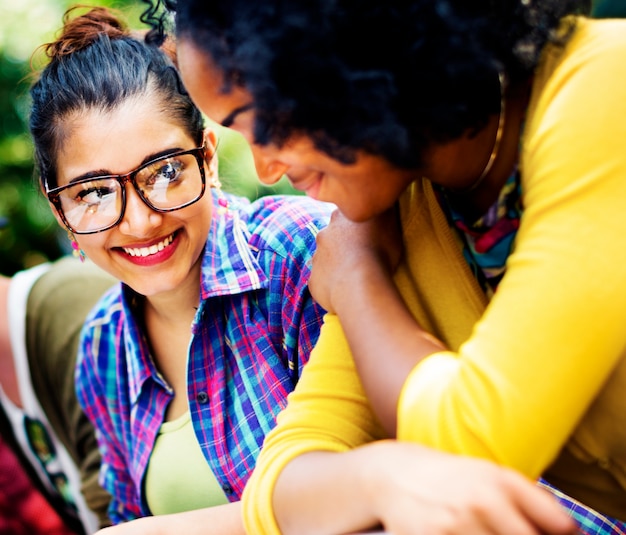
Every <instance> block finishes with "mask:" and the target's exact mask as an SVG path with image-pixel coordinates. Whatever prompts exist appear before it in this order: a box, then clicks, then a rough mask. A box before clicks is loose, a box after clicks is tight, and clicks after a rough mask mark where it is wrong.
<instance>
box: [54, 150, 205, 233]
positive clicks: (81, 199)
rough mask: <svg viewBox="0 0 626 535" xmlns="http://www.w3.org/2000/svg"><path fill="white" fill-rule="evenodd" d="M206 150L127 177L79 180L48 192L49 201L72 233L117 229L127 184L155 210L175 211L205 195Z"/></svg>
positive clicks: (169, 158)
mask: <svg viewBox="0 0 626 535" xmlns="http://www.w3.org/2000/svg"><path fill="white" fill-rule="evenodd" d="M204 152H205V148H204V147H197V148H195V149H191V150H185V151H178V152H173V153H172V154H167V155H165V156H161V157H159V158H155V159H154V160H151V161H149V162H147V163H145V164H143V165H141V166H140V167H138V168H137V169H135V170H134V171H131V172H130V173H126V174H125V175H107V176H97V177H89V178H81V179H80V180H77V181H75V182H71V183H70V184H66V185H65V186H61V187H59V188H53V189H51V190H48V191H47V192H46V194H47V196H48V200H49V201H50V202H51V203H52V204H53V205H54V207H55V208H56V209H57V211H58V212H59V214H60V216H61V219H62V220H63V222H64V223H65V225H66V226H67V227H68V228H69V229H70V230H71V231H72V232H73V233H74V234H94V233H96V232H102V231H104V230H108V229H110V228H112V227H115V226H116V225H118V224H119V223H120V221H122V218H123V217H124V211H125V209H126V184H127V183H128V182H130V183H131V184H132V185H133V187H134V188H135V191H136V192H137V194H138V195H139V197H140V198H141V200H142V201H143V202H144V203H145V204H146V205H147V206H149V207H150V208H151V209H152V210H154V211H155V212H161V213H163V212H173V211H174V210H180V209H181V208H185V207H186V206H189V205H190V204H193V203H195V202H197V201H199V200H200V198H201V197H202V195H204V190H205V187H206V180H205V177H204Z"/></svg>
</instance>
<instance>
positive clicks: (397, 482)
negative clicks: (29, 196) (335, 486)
mask: <svg viewBox="0 0 626 535" xmlns="http://www.w3.org/2000/svg"><path fill="white" fill-rule="evenodd" d="M367 449H370V451H369V452H366V453H367V455H368V457H369V458H368V459H366V458H364V461H365V464H364V471H365V472H366V473H367V472H369V473H370V474H372V473H373V474H375V475H374V477H372V478H369V477H368V476H367V474H366V476H365V477H366V480H368V481H369V483H367V485H368V487H369V488H368V490H367V491H366V492H367V493H368V495H369V496H370V499H371V503H372V504H373V506H374V510H375V514H376V515H377V516H378V517H379V519H380V522H381V524H382V525H383V526H384V527H385V530H386V532H388V533H393V535H439V534H442V535H443V534H452V533H459V534H463V535H478V534H490V535H494V534H498V535H513V534H515V535H538V534H551V535H557V534H559V535H566V534H567V535H570V534H571V535H573V534H575V533H578V531H577V530H576V527H575V525H574V522H573V521H572V520H571V518H569V516H568V515H567V514H566V512H565V511H564V510H563V509H562V508H561V507H560V506H559V505H558V504H557V502H556V501H555V500H554V498H553V497H552V496H551V495H550V494H549V493H547V492H545V491H544V490H542V489H541V488H539V487H537V486H536V485H535V484H534V483H533V482H530V481H528V480H527V479H525V478H524V477H523V476H521V475H520V474H518V473H517V472H514V471H512V470H509V469H506V468H502V467H498V466H497V465H495V464H493V463H490V462H487V461H483V460H479V459H473V458H468V457H461V456H457V455H449V454H444V453H441V452H438V451H435V450H431V449H428V448H424V447H421V446H418V445H416V444H410V443H401V442H395V441H384V442H379V443H375V444H372V445H370V446H365V447H364V448H362V450H363V451H364V452H365V450H367ZM372 483H374V484H373V485H372Z"/></svg>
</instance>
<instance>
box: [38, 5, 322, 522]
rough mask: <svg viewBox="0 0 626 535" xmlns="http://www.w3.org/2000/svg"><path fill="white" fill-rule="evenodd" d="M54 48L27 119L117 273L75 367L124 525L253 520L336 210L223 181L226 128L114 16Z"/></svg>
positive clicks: (52, 191) (50, 190)
mask: <svg viewBox="0 0 626 535" xmlns="http://www.w3.org/2000/svg"><path fill="white" fill-rule="evenodd" d="M46 49H47V53H48V55H49V58H50V62H49V64H48V65H47V66H46V67H45V68H44V69H43V71H42V72H41V75H40V77H39V79H38V80H37V82H36V83H35V84H34V85H33V87H32V89H31V95H32V99H33V105H32V111H31V118H30V126H31V133H32V136H33V140H34V143H35V150H36V163H37V169H38V172H39V176H40V177H41V182H42V187H43V189H44V191H45V192H46V195H47V197H48V200H49V201H50V205H51V208H52V210H53V212H54V214H55V216H56V218H57V220H58V222H59V224H60V225H61V226H63V227H64V228H65V229H66V230H67V232H68V234H69V236H70V239H71V240H72V242H73V243H74V244H75V247H76V248H77V249H79V250H80V251H81V253H82V254H85V255H87V256H88V257H89V258H90V259H91V260H93V261H94V263H96V264H97V265H98V266H99V267H101V268H103V269H104V270H105V271H107V272H108V273H110V274H112V275H113V276H115V277H116V278H117V279H118V280H119V281H120V284H119V285H116V286H115V287H114V288H113V289H112V290H111V291H110V292H109V293H108V294H107V295H105V296H104V297H103V298H102V300H101V301H100V302H99V303H98V305H96V307H95V308H94V309H93V311H92V312H91V314H90V315H89V316H88V318H87V320H86V324H85V327H84V329H83V335H82V339H81V345H80V351H79V358H78V371H77V391H78V396H79V402H80V403H81V405H82V406H83V408H84V410H85V412H86V414H87V415H88V416H89V418H90V419H91V421H92V422H93V424H94V425H95V427H96V428H97V430H98V433H97V434H98V437H99V448H100V450H101V451H102V456H103V463H102V474H101V478H102V479H101V480H102V481H103V485H104V487H105V488H106V490H108V491H109V492H110V494H111V495H112V502H111V506H110V509H109V514H110V517H111V520H112V521H113V522H114V523H120V522H125V521H128V520H132V519H136V518H138V517H143V516H148V515H164V514H168V513H181V512H185V511H189V510H191V509H201V508H205V507H207V508H208V507H212V509H210V510H209V509H207V510H208V511H209V513H208V515H209V516H208V518H209V519H211V521H212V522H213V524H214V525H215V526H218V525H219V526H223V529H224V533H229V534H234V533H240V532H242V530H243V526H242V524H241V519H240V515H239V507H238V504H237V503H235V502H238V500H239V498H240V496H241V493H242V491H243V488H244V486H245V484H246V482H247V480H248V478H249V477H250V474H251V472H252V470H253V469H254V466H255V462H256V458H257V455H258V453H259V450H260V448H261V445H262V443H263V439H264V437H265V434H266V433H267V432H268V431H269V430H270V429H272V428H273V426H274V422H275V417H276V415H277V414H278V413H279V412H280V410H281V409H282V408H283V407H284V406H285V404H286V398H287V395H288V394H289V393H290V392H291V390H292V389H293V387H294V386H295V384H296V382H297V380H298V378H299V375H300V371H301V369H302V366H303V365H304V364H305V363H306V361H307V360H308V356H309V352H310V350H311V348H312V347H313V344H314V343H315V341H316V340H317V337H318V331H319V327H320V323H321V317H322V312H323V310H322V309H321V308H320V307H319V306H318V305H316V304H314V303H313V301H312V299H311V297H310V294H309V292H308V289H307V285H306V283H307V280H308V275H309V267H308V266H309V263H310V259H311V255H312V252H313V249H314V246H315V238H316V235H317V232H318V230H319V229H321V228H322V227H323V226H324V225H325V224H326V223H327V221H328V217H329V213H330V206H326V205H322V204H318V203H314V202H312V201H309V200H307V199H306V198H304V197H284V196H283V197H281V196H273V197H265V198H263V199H261V200H259V201H257V202H255V203H250V202H249V201H248V200H247V199H245V198H240V197H236V196H234V195H228V194H225V193H223V192H222V191H221V190H220V181H219V178H218V173H217V157H216V154H215V150H216V145H217V143H218V140H217V137H216V135H215V133H214V132H213V131H212V130H210V129H207V128H205V127H204V124H203V120H202V116H201V114H200V112H199V111H198V109H197V108H196V107H195V106H194V105H193V104H192V102H191V99H190V98H189V95H188V94H187V92H186V91H185V89H184V88H183V86H182V83H181V80H180V79H179V76H178V73H177V70H176V69H175V67H174V65H173V64H172V62H171V60H170V59H169V58H168V57H167V56H166V55H165V54H164V53H163V52H162V51H161V50H159V49H158V48H156V47H154V46H151V45H148V44H146V43H145V42H143V41H141V40H139V39H137V38H135V37H133V36H131V35H130V32H128V30H127V29H126V27H125V26H124V24H123V23H122V22H121V20H120V19H119V18H118V17H117V16H116V15H114V14H113V13H111V12H110V11H107V10H105V9H102V8H94V9H93V10H91V11H89V12H87V13H85V14H83V15H77V13H76V12H69V13H68V14H67V15H66V17H65V26H64V30H63V33H62V34H61V36H60V37H59V39H58V40H56V41H55V42H53V43H51V44H49V45H47V48H46ZM180 451H185V452H187V453H186V454H185V455H184V457H183V458H181V457H180V456H179V455H178V454H177V452H180ZM173 457H175V458H173ZM229 502H233V503H232V504H229ZM168 518H172V517H166V518H165V519H164V520H159V527H160V528H163V527H164V526H166V525H167V521H168ZM173 518H174V519H173V520H171V521H172V522H177V521H178V520H177V519H178V517H173ZM139 522H140V524H136V523H130V524H128V525H126V526H124V527H121V526H120V528H119V529H124V530H128V529H131V530H132V529H134V527H133V526H138V527H137V529H142V526H145V525H146V524H147V523H149V522H151V520H150V519H149V518H148V519H144V520H141V521H139ZM150 525H151V524H150ZM193 525H194V526H195V528H193V529H200V527H199V526H201V525H204V524H198V523H195V524H193ZM113 529H115V528H113ZM146 529H148V527H146ZM216 529H217V528H216ZM188 533H193V532H192V531H189V532H188ZM217 533H219V530H218V531H217Z"/></svg>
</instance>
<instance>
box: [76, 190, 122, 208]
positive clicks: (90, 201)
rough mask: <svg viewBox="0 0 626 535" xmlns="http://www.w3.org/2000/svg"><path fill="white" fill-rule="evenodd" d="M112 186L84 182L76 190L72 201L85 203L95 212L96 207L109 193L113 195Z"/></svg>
mask: <svg viewBox="0 0 626 535" xmlns="http://www.w3.org/2000/svg"><path fill="white" fill-rule="evenodd" d="M115 193H116V191H115V189H114V188H111V187H108V186H106V185H104V184H85V185H84V187H83V189H81V190H80V191H78V192H76V195H75V197H74V202H75V203H76V204H83V205H84V204H86V205H87V207H88V210H89V211H90V212H96V211H97V210H98V207H99V206H100V205H101V204H102V203H103V202H104V201H105V200H107V198H108V197H110V196H111V195H115Z"/></svg>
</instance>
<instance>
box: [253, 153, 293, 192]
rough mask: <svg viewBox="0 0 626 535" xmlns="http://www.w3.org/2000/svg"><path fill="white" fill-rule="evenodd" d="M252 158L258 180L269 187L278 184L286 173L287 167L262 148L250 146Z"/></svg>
mask: <svg viewBox="0 0 626 535" xmlns="http://www.w3.org/2000/svg"><path fill="white" fill-rule="evenodd" d="M251 148H252V158H253V159H254V167H255V168H256V172H257V175H258V177H259V180H260V181H261V182H263V184H267V185H268V186H271V185H272V184H275V183H276V182H278V181H279V180H280V179H281V177H282V176H283V175H284V174H285V173H286V172H287V170H288V169H289V166H288V165H287V164H285V163H283V162H281V161H280V160H279V159H278V158H276V156H274V155H272V154H270V153H268V152H267V151H266V150H265V149H264V148H263V147H259V146H258V145H252V146H251Z"/></svg>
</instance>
